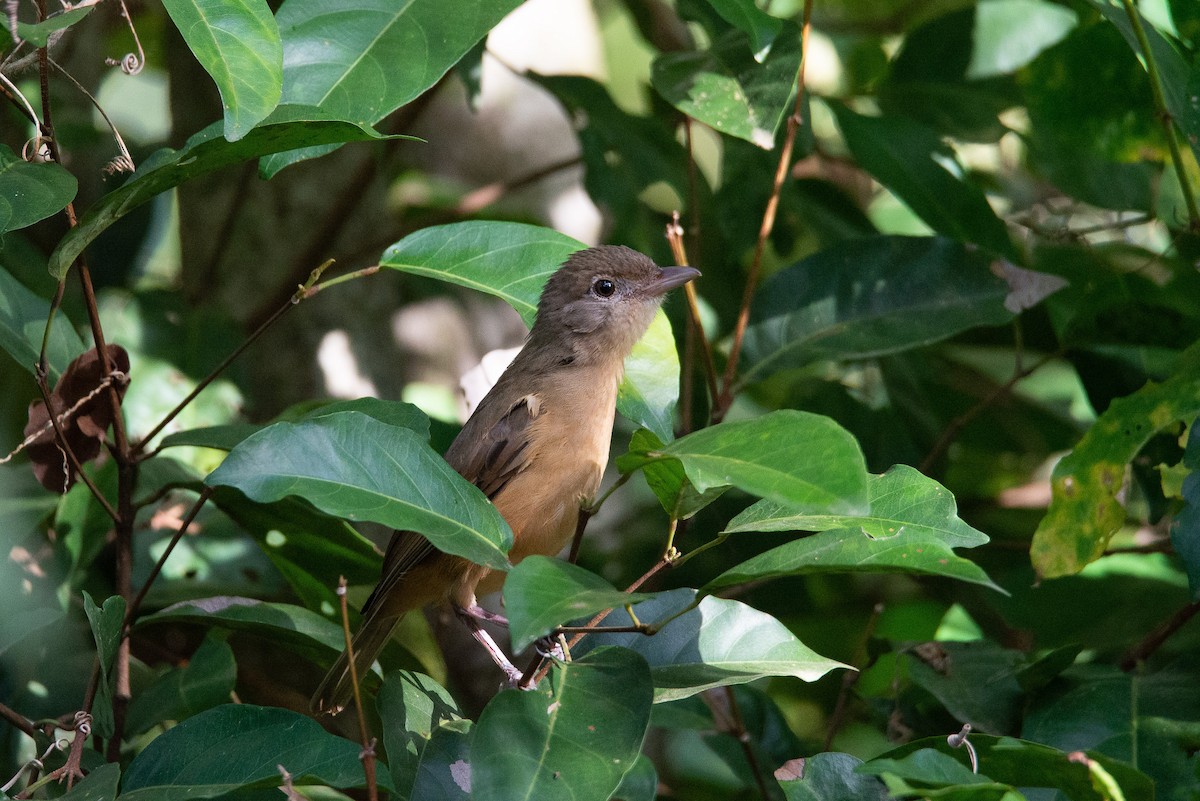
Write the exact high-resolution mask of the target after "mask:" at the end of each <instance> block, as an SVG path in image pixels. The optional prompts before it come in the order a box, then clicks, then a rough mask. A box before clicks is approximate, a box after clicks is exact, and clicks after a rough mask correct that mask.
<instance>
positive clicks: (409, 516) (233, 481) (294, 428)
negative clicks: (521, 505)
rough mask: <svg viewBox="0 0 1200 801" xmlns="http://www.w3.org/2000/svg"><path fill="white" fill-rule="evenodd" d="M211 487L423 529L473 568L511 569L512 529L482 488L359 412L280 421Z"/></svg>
mask: <svg viewBox="0 0 1200 801" xmlns="http://www.w3.org/2000/svg"><path fill="white" fill-rule="evenodd" d="M205 481H206V483H208V484H209V485H210V486H214V487H217V486H228V487H235V488H236V489H238V490H240V491H241V492H243V493H245V495H246V496H247V497H249V498H252V499H253V500H256V501H260V502H263V503H268V502H271V501H278V500H281V499H283V498H286V497H289V496H298V497H301V498H304V499H305V500H306V501H308V502H309V503H311V504H312V505H313V506H315V507H317V508H318V509H320V510H321V511H323V512H326V513H327V514H331V515H336V516H338V517H344V518H346V519H348V520H356V521H359V520H369V521H372V522H375V523H381V524H383V525H385V526H390V527H391V528H395V529H401V530H411V531H417V532H419V533H421V534H422V535H424V536H425V537H427V538H428V539H429V541H430V542H431V543H433V545H434V546H435V547H436V548H438V549H439V550H441V551H443V552H445V553H450V554H454V555H456V556H462V557H464V558H466V559H469V560H471V561H472V562H475V563H476V564H480V565H486V566H489V567H493V568H496V569H500V570H503V569H505V568H506V566H507V565H508V560H507V558H506V556H505V554H507V553H508V549H509V548H510V547H511V545H512V531H511V530H510V529H509V527H508V524H507V523H505V522H504V518H502V517H501V516H500V513H499V512H497V511H496V508H495V507H494V506H492V505H491V503H489V502H488V500H487V498H485V497H484V495H483V493H482V492H480V491H479V488H478V487H476V486H474V485H473V484H470V483H468V482H467V481H466V480H465V479H463V477H462V476H460V475H459V474H458V473H456V472H454V470H453V469H452V468H451V467H450V465H448V464H446V461H445V460H444V459H442V457H441V456H438V455H437V454H436V453H434V452H433V450H432V449H431V448H430V447H429V445H428V443H426V442H425V440H424V439H423V438H422V437H421V436H420V435H418V434H416V433H414V432H413V431H411V430H409V429H407V428H398V427H394V426H389V425H387V424H385V423H381V422H379V421H378V420H375V419H374V418H371V417H368V416H367V415H365V414H361V413H358V412H339V413H337V414H333V415H330V416H328V417H322V418H320V419H317V420H311V421H307V422H301V423H296V424H292V423H275V424H274V425H272V426H269V427H267V428H265V429H263V430H262V431H260V432H258V433H257V434H254V435H253V436H251V437H249V438H248V439H246V440H245V441H243V442H242V443H241V444H240V445H238V446H237V447H236V448H234V449H233V450H232V451H231V452H230V453H229V456H228V457H227V458H226V459H225V461H224V462H222V463H221V466H220V467H218V468H217V469H216V470H214V471H213V472H212V474H211V475H209V477H208V478H207V479H205Z"/></svg>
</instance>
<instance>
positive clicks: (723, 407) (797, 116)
mask: <svg viewBox="0 0 1200 801" xmlns="http://www.w3.org/2000/svg"><path fill="white" fill-rule="evenodd" d="M812 5H813V0H804V23H803V27H802V28H801V29H800V66H799V68H798V69H797V70H796V80H795V85H796V103H795V106H794V107H793V109H792V114H791V116H789V117H788V120H787V133H786V134H785V136H784V140H783V150H782V151H781V152H780V154H779V164H778V165H777V166H776V168H775V181H774V183H773V184H772V186H771V196H770V198H769V199H768V200H767V207H766V210H765V211H764V212H763V218H762V225H761V226H760V227H759V229H758V241H757V242H755V245H754V258H753V259H752V260H751V262H750V270H749V273H748V274H747V275H746V288H745V290H744V291H743V292H742V304H741V307H740V308H739V309H738V317H737V323H736V324H735V325H734V329H733V342H732V344H731V345H730V348H729V360H728V361H727V362H726V363H725V375H724V378H723V381H722V384H721V393H720V395H719V396H718V397H717V401H716V404H715V407H714V408H713V415H712V419H713V421H714V422H720V421H721V419H722V418H724V417H725V413H726V412H728V411H729V406H730V404H732V403H733V384H734V381H735V379H736V378H737V366H738V359H739V357H740V356H741V351H742V339H743V338H744V337H745V335H746V327H747V326H748V325H749V323H750V304H751V302H752V301H753V300H754V293H755V291H756V290H757V289H758V281H759V277H760V274H761V273H762V260H763V253H764V252H765V251H766V247H767V239H768V238H769V237H770V236H771V231H772V230H774V228H775V213H776V211H778V209H779V196H780V193H781V192H782V191H783V182H784V181H785V180H786V179H787V176H788V172H789V170H790V169H791V166H792V149H793V148H794V147H795V144H796V134H797V132H798V131H799V130H800V125H801V123H802V121H803V117H802V114H803V111H804V95H805V81H804V68H805V64H806V63H807V62H808V34H809V30H810V29H811V28H812Z"/></svg>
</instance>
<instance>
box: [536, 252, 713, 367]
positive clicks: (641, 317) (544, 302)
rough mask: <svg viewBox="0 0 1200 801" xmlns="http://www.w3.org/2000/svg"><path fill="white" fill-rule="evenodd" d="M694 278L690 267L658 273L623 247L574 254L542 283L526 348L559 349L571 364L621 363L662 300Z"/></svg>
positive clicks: (635, 253)
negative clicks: (602, 361)
mask: <svg viewBox="0 0 1200 801" xmlns="http://www.w3.org/2000/svg"><path fill="white" fill-rule="evenodd" d="M698 275H700V271H699V270H696V269H693V268H691V267H659V266H658V265H656V264H655V263H654V262H653V261H651V260H650V259H649V258H647V257H646V256H643V255H642V254H641V253H638V252H637V251H636V250H632V249H630V248H627V247H621V246H615V245H605V246H602V247H595V248H588V249H587V250H580V251H578V252H576V253H573V254H572V255H571V257H570V258H569V259H567V261H566V263H565V264H563V266H562V267H560V268H559V269H558V270H557V271H556V272H555V273H554V274H553V275H552V276H550V280H549V281H547V282H546V288H545V289H544V290H543V291H542V299H541V301H539V303H538V312H537V321H536V322H535V323H534V325H533V330H532V331H531V332H530V335H529V339H530V344H533V343H537V344H538V345H539V346H541V347H542V348H551V347H555V346H556V345H561V346H563V347H562V350H563V353H564V354H565V358H570V359H572V360H573V361H576V362H592V361H597V360H612V359H618V360H623V359H624V358H625V357H626V356H627V355H629V351H630V350H631V349H632V348H633V346H634V343H636V342H637V341H638V339H640V338H641V336H642V334H644V333H645V332H646V329H647V328H648V327H649V326H650V322H651V321H652V320H653V319H654V313H655V311H657V310H658V307H659V306H660V305H661V304H662V301H663V297H664V295H666V293H667V292H668V291H670V290H671V289H674V288H675V287H678V286H682V285H683V284H686V283H687V282H688V281H691V280H692V279H693V278H695V277H697V276H698ZM555 349H557V348H555Z"/></svg>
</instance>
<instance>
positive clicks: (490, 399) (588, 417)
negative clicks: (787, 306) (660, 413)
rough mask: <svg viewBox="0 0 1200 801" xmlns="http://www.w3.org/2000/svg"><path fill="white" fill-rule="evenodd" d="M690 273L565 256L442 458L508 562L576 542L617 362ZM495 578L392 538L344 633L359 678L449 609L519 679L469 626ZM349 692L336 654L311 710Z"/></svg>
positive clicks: (498, 575)
mask: <svg viewBox="0 0 1200 801" xmlns="http://www.w3.org/2000/svg"><path fill="white" fill-rule="evenodd" d="M699 274H700V273H699V272H698V271H697V270H694V269H692V268H691V267H662V268H660V267H658V266H656V265H655V264H654V262H652V261H651V260H650V259H648V258H646V257H645V256H643V255H642V254H641V253H638V252H637V251H635V250H630V249H629V248H626V247H612V246H607V247H597V248H591V249H589V250H581V251H579V252H577V253H575V254H573V255H572V256H571V257H570V258H569V259H567V261H566V263H565V264H564V265H563V266H562V267H561V268H559V270H558V271H557V272H555V273H554V274H553V275H552V276H550V280H549V281H548V282H547V283H546V288H545V290H543V292H542V297H541V300H540V302H539V303H538V311H537V320H536V321H535V322H534V325H533V330H531V331H530V332H529V337H528V339H527V340H526V342H525V347H524V348H523V349H522V350H521V352H520V353H519V354H518V355H517V357H516V358H515V359H514V360H513V362H512V364H511V365H509V367H508V369H507V370H505V372H504V374H503V375H502V376H500V380H499V381H498V382H496V385H495V386H494V387H493V388H492V390H491V391H490V392H489V393H488V394H487V395H486V396H485V397H484V399H483V400H482V401H481V402H480V404H479V406H478V407H477V408H476V409H475V411H474V413H473V414H472V415H471V417H470V419H469V420H467V423H466V425H464V426H463V429H462V431H461V432H459V435H458V437H457V438H456V439H455V440H454V442H453V443H452V444H451V445H450V448H449V450H447V451H446V461H447V462H449V463H450V466H451V467H453V468H454V469H455V470H457V471H458V472H459V474H461V475H462V476H463V478H465V479H467V480H468V481H470V482H471V483H473V484H475V486H477V487H479V488H480V489H481V490H483V493H484V494H485V495H487V497H488V498H489V499H491V501H492V503H493V504H495V506H496V508H497V510H499V512H500V514H501V515H503V516H504V519H505V520H506V521H508V525H509V526H510V527H511V528H512V532H513V546H512V550H511V551H510V552H509V560H510V561H511V562H512V563H513V564H516V563H517V562H520V561H521V560H522V559H524V558H525V557H526V556H530V555H532V554H542V555H545V556H553V555H554V554H556V553H558V552H559V551H561V550H562V548H563V546H565V545H566V543H567V542H568V540H570V538H571V536H572V535H573V534H574V532H575V527H576V524H577V521H578V519H579V512H580V508H581V505H582V504H584V503H586V502H587V501H589V500H590V499H591V498H592V496H593V495H594V494H595V492H596V490H597V488H598V487H599V486H600V479H601V477H602V475H603V473H604V466H605V464H606V463H607V462H608V446H609V440H610V439H611V437H612V426H613V414H614V410H615V404H616V397H617V384H618V383H619V382H620V380H621V373H622V369H623V365H624V361H625V357H626V356H628V355H629V352H630V350H631V349H632V348H633V346H634V343H636V342H637V341H638V339H640V338H641V336H642V334H644V333H645V331H646V329H647V328H648V327H649V325H650V322H651V320H652V319H653V318H654V313H655V311H656V310H657V309H658V307H659V305H660V304H661V303H662V300H663V296H664V295H665V294H666V293H667V291H669V290H670V289H673V288H674V287H678V286H681V285H683V284H685V283H687V282H688V281H690V280H692V279H693V278H695V277H696V276H698V275H699ZM504 577H505V573H503V572H494V571H492V570H490V569H488V568H486V567H481V566H480V565H476V564H473V563H471V562H469V561H467V560H466V559H463V558H462V557H459V556H450V555H448V554H444V553H442V552H440V551H438V550H436V549H435V548H434V547H433V546H432V545H431V544H430V543H429V541H428V540H426V539H425V538H424V537H422V536H421V535H420V534H417V533H415V532H412V531H397V532H395V533H393V534H392V539H391V542H390V543H389V544H388V549H387V553H386V554H385V555H384V559H383V575H382V578H381V579H380V581H379V584H378V586H376V588H375V591H374V592H373V593H371V597H370V598H368V599H367V602H366V604H364V605H363V610H362V615H363V622H362V626H361V628H360V629H359V631H358V633H357V634H356V635H355V636H354V640H353V650H354V662H355V668H356V672H357V674H358V675H359V676H363V675H365V674H366V671H367V669H368V668H369V667H370V665H371V663H372V662H374V661H375V658H376V657H377V656H378V655H379V652H380V651H381V650H382V648H383V646H384V644H385V643H386V642H387V640H388V638H389V637H390V636H391V633H392V629H393V628H395V625H396V623H397V622H398V621H399V620H400V618H401V617H402V616H403V615H404V614H405V613H407V612H410V611H412V610H414V609H420V608H421V607H423V606H425V605H426V604H428V603H445V602H448V603H449V604H451V606H452V607H453V608H454V610H455V612H456V613H457V614H458V616H459V617H460V618H461V619H462V620H463V621H464V622H465V623H466V624H467V625H468V626H469V627H470V629H471V632H472V634H473V635H474V636H475V639H477V640H478V641H479V642H480V643H481V644H482V645H483V646H484V647H485V648H487V649H488V652H489V653H490V654H491V656H492V658H493V659H494V660H495V661H496V663H497V664H498V665H500V666H501V668H502V669H504V671H505V672H506V673H507V674H508V677H509V680H510V681H512V682H514V683H515V682H516V680H517V679H519V678H520V671H518V670H517V669H516V668H515V667H514V666H513V665H512V663H511V662H509V661H508V659H507V658H506V657H505V656H504V653H503V652H502V651H501V650H500V648H499V646H497V645H496V643H495V642H494V641H493V640H492V638H491V637H490V636H489V635H488V633H487V632H486V631H484V630H483V628H482V627H481V626H480V622H479V621H480V620H503V618H500V617H499V616H497V615H494V614H492V613H490V612H487V611H486V610H484V609H482V608H481V607H480V606H479V605H478V604H477V603H476V600H475V598H476V595H486V594H487V593H490V592H494V591H496V590H498V589H500V586H501V585H502V584H503V583H504ZM350 694H351V683H350V673H349V661H348V659H347V656H346V654H342V656H341V658H340V659H339V660H338V661H337V663H336V664H335V665H334V666H333V668H332V669H331V670H330V671H329V673H328V674H327V675H326V676H325V680H324V681H323V682H322V683H321V686H320V687H319V688H318V689H317V692H316V694H315V695H314V696H313V699H312V708H313V710H314V711H317V712H325V713H330V714H335V713H337V712H339V711H340V710H341V709H342V707H343V706H345V704H346V702H347V701H348V700H349V697H350Z"/></svg>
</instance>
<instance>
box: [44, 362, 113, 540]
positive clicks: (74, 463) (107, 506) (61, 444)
mask: <svg viewBox="0 0 1200 801" xmlns="http://www.w3.org/2000/svg"><path fill="white" fill-rule="evenodd" d="M36 383H37V388H38V392H39V393H41V396H42V403H44V404H46V408H47V409H53V408H54V406H53V405H52V404H51V401H50V387H49V386H48V385H47V384H46V374H45V373H43V372H42V371H41V370H38V373H37V382H36ZM50 425H52V426H53V427H54V438H55V444H57V445H58V448H59V450H60V451H61V452H62V453H64V454H65V455H66V457H67V461H68V462H70V463H71V468H72V469H73V470H74V471H75V475H76V476H77V477H78V478H79V480H80V481H82V482H83V483H84V485H85V486H86V487H87V488H88V491H89V492H91V493H92V497H93V498H95V499H96V503H98V504H100V508H101V509H103V510H104V512H105V513H106V514H107V515H108V516H109V517H111V518H112V519H113V522H114V523H115V522H116V521H117V520H118V518H119V515H118V514H117V510H116V509H114V508H113V506H112V504H111V503H109V501H108V498H106V497H104V493H102V492H101V491H100V488H99V487H97V486H96V483H95V482H94V481H92V479H91V476H89V475H88V474H87V473H85V472H83V465H82V464H81V463H80V461H79V457H78V456H76V455H75V451H74V449H73V448H72V447H71V443H70V442H68V441H67V437H66V435H65V434H64V433H63V430H62V427H61V426H60V425H59V423H58V418H57V417H55V416H54V415H51V416H50Z"/></svg>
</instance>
